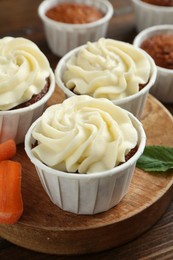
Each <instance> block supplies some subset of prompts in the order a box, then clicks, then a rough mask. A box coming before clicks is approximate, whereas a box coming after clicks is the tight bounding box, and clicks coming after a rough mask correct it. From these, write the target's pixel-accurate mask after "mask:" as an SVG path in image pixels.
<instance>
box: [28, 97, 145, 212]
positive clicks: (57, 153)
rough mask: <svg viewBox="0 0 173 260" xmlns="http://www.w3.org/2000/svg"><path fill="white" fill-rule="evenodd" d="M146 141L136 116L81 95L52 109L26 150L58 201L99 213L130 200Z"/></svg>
mask: <svg viewBox="0 0 173 260" xmlns="http://www.w3.org/2000/svg"><path fill="white" fill-rule="evenodd" d="M145 141H146V137H145V133H144V130H143V127H142V124H141V123H140V122H139V121H138V120H137V119H136V118H135V117H134V116H133V115H132V114H131V113H129V112H128V111H126V110H124V109H122V108H120V107H118V106H115V105H114V104H113V103H112V102H111V101H109V100H107V99H95V98H92V97H89V96H86V95H81V96H73V97H70V98H69V99H66V100H65V101H64V102H63V103H62V104H58V105H53V106H51V107H49V108H47V110H46V111H45V112H44V113H43V115H42V116H41V117H40V118H39V119H38V120H37V121H36V122H34V123H33V124H32V126H31V127H30V129H29V130H28V133H27V135H26V139H25V150H26V153H27V155H28V156H29V158H30V160H31V162H32V163H33V164H34V165H35V167H36V169H37V173H38V175H39V177H40V179H41V183H42V185H43V187H44V189H45V191H46V192H47V194H48V195H49V197H50V199H51V200H52V201H53V203H55V204H56V205H57V206H59V207H60V208H62V209H64V210H67V211H70V212H73V213H77V214H95V213H99V212H103V211H106V210H108V209H110V208H112V207H113V206H115V205H116V204H117V203H119V202H120V201H121V200H122V198H123V197H124V196H125V194H126V193H127V191H128V187H129V184H130V181H131V178H132V175H133V171H134V167H135V164H136V161H137V159H138V158H139V156H140V155H141V153H142V152H143V149H144V146H145Z"/></svg>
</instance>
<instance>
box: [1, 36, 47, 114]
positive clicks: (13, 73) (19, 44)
mask: <svg viewBox="0 0 173 260" xmlns="http://www.w3.org/2000/svg"><path fill="white" fill-rule="evenodd" d="M0 66H1V71H0V110H1V111H6V110H10V109H16V108H20V107H25V106H28V105H30V104H33V103H34V102H37V101H38V100H39V99H40V98H42V97H43V96H44V95H45V94H46V93H47V91H48V89H49V85H50V82H49V80H50V79H49V77H50V65H49V62H48V60H47V58H46V57H45V55H44V54H43V53H42V52H41V50H40V49H39V48H38V47H37V45H36V44H35V43H33V42H32V41H30V40H28V39H25V38H20V37H17V38H13V37H4V38H2V39H0ZM26 102H27V103H26Z"/></svg>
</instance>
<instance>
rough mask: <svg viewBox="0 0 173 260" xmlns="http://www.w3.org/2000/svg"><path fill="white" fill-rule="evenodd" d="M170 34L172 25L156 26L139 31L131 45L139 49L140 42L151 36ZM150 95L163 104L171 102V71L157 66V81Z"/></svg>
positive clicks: (172, 31) (172, 76) (172, 84)
mask: <svg viewBox="0 0 173 260" xmlns="http://www.w3.org/2000/svg"><path fill="white" fill-rule="evenodd" d="M166 33H171V34H172V35H173V25H156V26H152V27H149V28H146V29H145V30H143V31H141V32H140V33H139V34H138V35H137V36H136V37H135V39H134V42H133V44H134V45H135V46H137V47H140V46H141V44H142V42H143V41H144V40H146V39H148V38H150V37H151V36H153V35H157V34H166ZM150 93H151V94H152V95H153V96H155V97H156V98H158V99H159V100H160V101H162V102H164V103H172V102H173V70H171V69H165V68H162V67H159V66H157V79H156V82H155V84H154V86H153V87H152V88H151V90H150Z"/></svg>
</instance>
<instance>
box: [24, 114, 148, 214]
mask: <svg viewBox="0 0 173 260" xmlns="http://www.w3.org/2000/svg"><path fill="white" fill-rule="evenodd" d="M129 116H130V118H131V120H132V122H133V124H134V127H135V128H136V130H137V132H138V150H137V152H136V153H135V154H134V155H133V156H132V157H131V158H130V159H129V160H128V161H127V162H125V163H123V164H121V165H119V166H117V167H115V168H113V169H111V170H108V171H104V172H97V173H90V174H75V173H65V172H61V171H58V170H55V169H52V168H50V167H48V166H46V165H45V164H43V163H42V162H41V161H39V160H38V159H37V158H36V157H35V156H34V155H33V153H32V151H31V149H32V145H33V144H34V143H35V140H34V138H33V137H31V133H32V130H33V128H34V127H35V126H36V125H37V123H38V122H39V120H40V119H37V120H36V121H35V122H34V123H33V124H32V126H31V127H30V129H29V130H28V132H27V134H26V138H25V151H26V153H27V155H28V157H29V158H30V160H31V162H32V163H33V164H34V165H35V167H36V170H37V173H38V176H39V178H40V181H41V183H42V186H43V188H44V190H45V192H46V193H47V195H48V196H49V198H50V200H51V201H52V202H53V203H54V204H56V205H57V206H58V207H60V208H62V209H63V210H66V211H69V212H72V213H76V214H96V213H100V212H104V211H107V210H109V209H110V208H112V207H114V206H115V205H117V204H118V203H119V202H120V201H121V200H122V199H123V197H124V196H125V195H126V193H127V192H128V188H129V185H130V182H131V179H132V176H133V173H134V169H135V165H136V162H137V160H138V158H139V157H140V156H141V154H142V153H143V150H144V147H145V144H146V135H145V132H144V129H143V126H142V124H141V123H140V121H138V119H136V118H135V117H134V116H133V115H132V114H131V113H129Z"/></svg>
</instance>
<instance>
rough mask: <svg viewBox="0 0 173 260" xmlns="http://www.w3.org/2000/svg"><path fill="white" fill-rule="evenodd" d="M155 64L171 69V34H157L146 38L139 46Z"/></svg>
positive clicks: (172, 42)
mask: <svg viewBox="0 0 173 260" xmlns="http://www.w3.org/2000/svg"><path fill="white" fill-rule="evenodd" d="M140 47H141V48H142V49H143V50H145V51H146V52H147V53H148V54H149V55H150V56H151V57H152V58H153V59H154V61H155V63H156V65H157V66H160V67H163V68H166V69H173V34H158V35H154V36H152V37H150V38H148V39H146V40H145V41H144V42H143V43H142V44H141V46H140Z"/></svg>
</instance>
